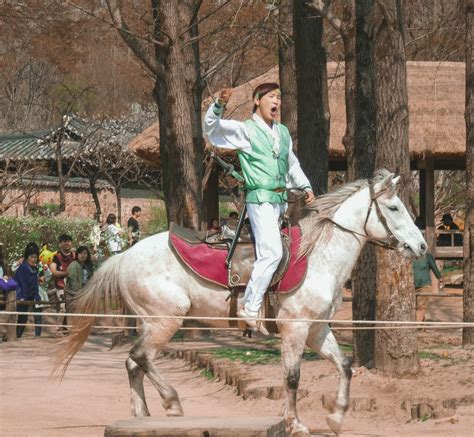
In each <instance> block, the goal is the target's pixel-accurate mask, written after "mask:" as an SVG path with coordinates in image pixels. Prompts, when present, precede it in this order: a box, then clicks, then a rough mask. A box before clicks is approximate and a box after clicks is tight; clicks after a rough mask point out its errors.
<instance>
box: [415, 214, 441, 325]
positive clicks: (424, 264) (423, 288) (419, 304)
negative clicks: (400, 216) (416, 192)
mask: <svg viewBox="0 0 474 437" xmlns="http://www.w3.org/2000/svg"><path fill="white" fill-rule="evenodd" d="M415 224H416V225H417V226H418V227H419V228H420V229H421V226H422V223H421V222H418V223H417V221H416V220H415ZM431 271H432V272H433V273H434V275H435V276H436V278H437V279H440V278H441V273H440V271H439V270H438V267H437V266H436V262H435V259H434V257H433V255H431V253H429V252H427V253H426V254H425V255H424V256H422V257H421V258H418V259H416V260H415V261H413V278H414V280H415V299H416V321H417V322H423V321H424V320H425V311H426V307H427V305H428V301H429V300H430V296H418V293H431V292H432V291H433V288H432V285H431V274H430V272H431Z"/></svg>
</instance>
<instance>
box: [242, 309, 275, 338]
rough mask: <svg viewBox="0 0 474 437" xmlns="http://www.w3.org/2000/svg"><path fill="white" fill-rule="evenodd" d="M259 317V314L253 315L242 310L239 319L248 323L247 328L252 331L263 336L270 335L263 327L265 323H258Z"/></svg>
mask: <svg viewBox="0 0 474 437" xmlns="http://www.w3.org/2000/svg"><path fill="white" fill-rule="evenodd" d="M257 315H258V313H256V314H252V313H250V312H249V311H248V310H246V309H245V308H241V309H240V311H239V317H241V318H242V319H245V323H247V326H248V327H249V328H250V329H252V331H258V332H260V333H261V334H263V335H270V334H269V332H268V331H267V330H266V328H265V326H264V325H263V322H257Z"/></svg>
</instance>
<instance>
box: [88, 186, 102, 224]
mask: <svg viewBox="0 0 474 437" xmlns="http://www.w3.org/2000/svg"><path fill="white" fill-rule="evenodd" d="M96 181H97V180H96V178H95V177H92V178H89V189H90V191H91V195H92V198H93V199H94V204H95V212H96V214H97V215H99V214H102V210H101V208H100V200H99V195H98V193H97V187H96V186H95V183H96Z"/></svg>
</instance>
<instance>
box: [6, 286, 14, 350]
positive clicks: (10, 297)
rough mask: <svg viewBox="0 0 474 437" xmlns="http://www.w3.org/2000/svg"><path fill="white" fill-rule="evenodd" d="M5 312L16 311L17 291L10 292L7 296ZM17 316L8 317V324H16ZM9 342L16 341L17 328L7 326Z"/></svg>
mask: <svg viewBox="0 0 474 437" xmlns="http://www.w3.org/2000/svg"><path fill="white" fill-rule="evenodd" d="M5 310H6V311H16V291H15V290H13V291H9V292H7V293H6V296H5ZM16 318H17V316H16V315H15V314H12V315H9V316H7V318H6V319H7V322H8V323H15V322H16ZM7 341H9V342H10V341H16V326H14V325H10V326H7Z"/></svg>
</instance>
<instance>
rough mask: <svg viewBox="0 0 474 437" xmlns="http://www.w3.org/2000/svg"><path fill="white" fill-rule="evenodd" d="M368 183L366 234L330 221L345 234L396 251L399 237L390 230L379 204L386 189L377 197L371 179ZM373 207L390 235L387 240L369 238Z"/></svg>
mask: <svg viewBox="0 0 474 437" xmlns="http://www.w3.org/2000/svg"><path fill="white" fill-rule="evenodd" d="M368 183H369V193H370V205H369V209H368V210H367V215H366V217H365V222H364V232H365V234H361V233H360V232H357V231H354V230H352V229H348V228H346V227H345V226H342V225H340V224H339V223H337V222H335V221H334V220H332V219H330V218H328V220H329V221H330V222H331V223H333V224H334V225H335V226H336V227H338V228H339V229H341V230H342V231H344V232H348V233H350V234H353V235H358V236H360V237H364V238H367V241H368V243H370V244H373V245H374V246H378V247H383V248H384V249H389V250H396V249H397V245H398V243H399V241H398V239H397V237H395V235H394V234H393V232H392V231H391V230H390V228H389V226H388V223H387V219H386V218H385V216H384V215H383V214H382V211H381V209H380V205H379V203H378V202H377V199H378V198H379V197H380V196H381V195H382V194H383V193H385V191H386V189H385V190H382V191H380V193H378V194H377V195H375V192H374V185H373V181H372V180H371V179H369V180H368ZM372 205H375V212H376V214H377V218H378V219H379V221H380V223H382V226H383V227H384V229H385V231H386V232H387V234H388V239H387V240H379V239H378V238H372V237H370V236H369V234H368V232H367V223H368V221H369V217H370V214H371V213H372Z"/></svg>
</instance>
